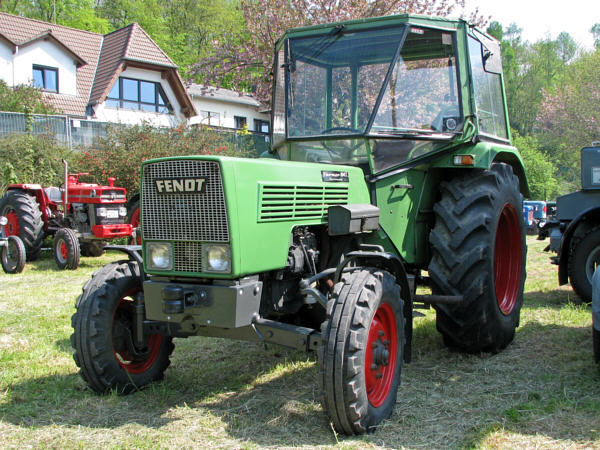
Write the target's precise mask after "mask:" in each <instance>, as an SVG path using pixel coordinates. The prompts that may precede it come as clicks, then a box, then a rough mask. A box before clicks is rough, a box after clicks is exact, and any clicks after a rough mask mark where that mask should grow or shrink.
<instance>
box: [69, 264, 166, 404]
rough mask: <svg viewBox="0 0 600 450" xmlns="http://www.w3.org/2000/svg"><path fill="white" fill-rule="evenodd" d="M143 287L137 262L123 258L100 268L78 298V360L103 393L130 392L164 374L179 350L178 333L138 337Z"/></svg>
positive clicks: (75, 319) (74, 339)
mask: <svg viewBox="0 0 600 450" xmlns="http://www.w3.org/2000/svg"><path fill="white" fill-rule="evenodd" d="M141 292H142V282H141V278H140V272H139V268H138V265H137V263H135V262H133V261H118V262H115V263H111V264H108V265H107V266H105V267H103V268H102V269H100V270H99V271H98V272H96V273H95V274H94V275H93V277H92V279H91V280H89V281H88V282H87V283H86V284H85V286H84V287H83V293H82V294H81V295H80V296H79V298H78V299H77V304H76V308H77V312H76V313H75V314H74V315H73V317H72V319H71V323H72V326H73V329H74V333H73V334H72V335H71V345H72V346H73V348H75V355H74V358H75V363H76V364H77V366H78V367H79V368H80V369H81V370H80V374H81V376H82V377H83V379H84V380H85V381H86V383H87V384H88V386H89V387H90V388H91V389H93V390H94V391H96V392H98V393H104V392H108V391H110V390H115V391H116V392H117V393H118V394H128V393H130V392H132V391H134V390H137V389H140V388H142V387H144V386H146V385H147V384H149V383H151V382H153V381H157V380H161V379H162V378H163V375H164V372H165V370H166V369H167V367H168V366H169V363H170V361H169V356H170V355H171V353H172V351H173V348H174V347H173V343H172V338H171V337H170V336H163V335H162V334H148V335H146V336H145V345H144V346H142V347H139V346H137V345H136V343H135V342H134V340H133V336H134V331H133V324H134V299H135V297H136V296H137V295H138V294H141Z"/></svg>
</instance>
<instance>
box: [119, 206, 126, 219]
mask: <svg viewBox="0 0 600 450" xmlns="http://www.w3.org/2000/svg"><path fill="white" fill-rule="evenodd" d="M126 215H127V208H125V207H124V206H121V207H119V216H121V217H125V216H126Z"/></svg>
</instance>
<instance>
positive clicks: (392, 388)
mask: <svg viewBox="0 0 600 450" xmlns="http://www.w3.org/2000/svg"><path fill="white" fill-rule="evenodd" d="M402 311H403V300H402V298H401V295H400V287H399V286H398V285H397V284H396V282H395V279H394V277H393V276H392V275H391V274H390V273H388V272H385V271H383V270H376V269H371V270H356V271H354V272H351V273H346V274H344V276H343V278H342V281H340V282H339V283H337V284H336V285H335V287H334V293H333V298H332V300H330V301H329V303H328V305H327V320H326V321H325V322H323V325H322V327H321V334H322V344H321V347H320V348H319V360H320V364H321V372H320V384H321V389H322V395H323V397H322V403H323V408H324V409H325V411H326V412H327V414H328V415H329V417H330V419H331V421H332V423H333V425H334V427H335V429H336V430H337V431H338V432H341V433H344V434H360V433H365V432H367V431H372V430H374V429H375V427H376V426H377V425H378V424H379V423H380V422H381V421H382V420H385V419H387V418H388V417H390V415H391V414H392V410H393V408H394V404H395V403H396V395H397V391H398V386H399V384H400V371H401V366H402V359H403V346H404V316H403V314H402Z"/></svg>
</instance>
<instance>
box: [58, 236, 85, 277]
mask: <svg viewBox="0 0 600 450" xmlns="http://www.w3.org/2000/svg"><path fill="white" fill-rule="evenodd" d="M53 248H54V260H55V261H56V265H57V266H58V268H59V269H60V270H64V269H69V270H75V269H77V267H79V260H80V259H81V250H80V248H79V241H78V240H77V235H75V232H74V231H73V230H71V229H70V228H61V229H59V230H58V231H57V232H56V234H55V235H54V245H53Z"/></svg>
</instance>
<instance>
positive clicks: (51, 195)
mask: <svg viewBox="0 0 600 450" xmlns="http://www.w3.org/2000/svg"><path fill="white" fill-rule="evenodd" d="M44 193H45V194H46V197H47V198H48V200H50V201H51V202H52V203H61V202H62V190H61V189H60V188H57V187H56V186H51V187H47V188H44Z"/></svg>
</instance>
